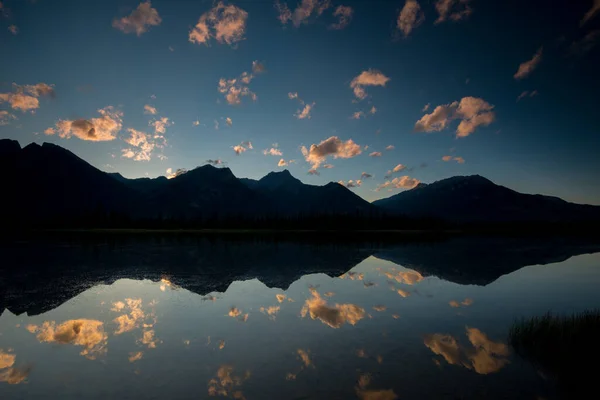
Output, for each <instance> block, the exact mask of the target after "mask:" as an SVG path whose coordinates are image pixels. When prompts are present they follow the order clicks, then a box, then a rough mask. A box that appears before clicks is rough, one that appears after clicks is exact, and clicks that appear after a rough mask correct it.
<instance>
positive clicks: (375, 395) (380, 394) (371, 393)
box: [356, 374, 398, 400]
mask: <svg viewBox="0 0 600 400" xmlns="http://www.w3.org/2000/svg"><path fill="white" fill-rule="evenodd" d="M370 383H371V375H369V374H363V375H361V376H360V377H359V378H358V385H357V386H356V395H357V396H358V398H359V399H361V400H394V399H397V398H398V396H397V395H396V393H394V391H393V390H392V389H387V390H373V389H367V387H368V386H369V384H370Z"/></svg>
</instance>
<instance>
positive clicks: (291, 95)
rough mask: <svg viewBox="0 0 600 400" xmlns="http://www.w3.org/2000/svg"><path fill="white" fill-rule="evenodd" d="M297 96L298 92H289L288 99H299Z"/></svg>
mask: <svg viewBox="0 0 600 400" xmlns="http://www.w3.org/2000/svg"><path fill="white" fill-rule="evenodd" d="M297 98H298V92H294V93H292V92H289V93H288V99H290V100H294V99H297Z"/></svg>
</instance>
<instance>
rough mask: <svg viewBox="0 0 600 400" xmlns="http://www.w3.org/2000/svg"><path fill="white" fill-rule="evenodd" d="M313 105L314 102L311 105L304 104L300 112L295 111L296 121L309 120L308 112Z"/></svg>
mask: <svg viewBox="0 0 600 400" xmlns="http://www.w3.org/2000/svg"><path fill="white" fill-rule="evenodd" d="M315 104H316V103H315V102H313V103H312V104H306V105H305V106H304V108H303V109H302V110H298V111H296V114H294V117H296V118H298V119H310V117H311V116H310V112H311V111H312V109H313V107H314V106H315Z"/></svg>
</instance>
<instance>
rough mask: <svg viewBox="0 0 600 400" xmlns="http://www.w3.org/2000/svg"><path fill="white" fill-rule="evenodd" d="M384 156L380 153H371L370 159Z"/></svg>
mask: <svg viewBox="0 0 600 400" xmlns="http://www.w3.org/2000/svg"><path fill="white" fill-rule="evenodd" d="M382 155H383V154H382V153H381V152H380V151H374V152H372V153H369V157H381V156H382Z"/></svg>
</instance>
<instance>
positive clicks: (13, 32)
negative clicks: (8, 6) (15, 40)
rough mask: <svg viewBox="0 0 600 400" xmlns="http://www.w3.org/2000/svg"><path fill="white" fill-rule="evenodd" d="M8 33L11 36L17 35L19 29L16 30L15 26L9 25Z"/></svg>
mask: <svg viewBox="0 0 600 400" xmlns="http://www.w3.org/2000/svg"><path fill="white" fill-rule="evenodd" d="M8 31H9V32H10V33H12V34H13V35H16V34H17V33H19V28H17V26H16V25H10V26H9V27H8Z"/></svg>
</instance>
